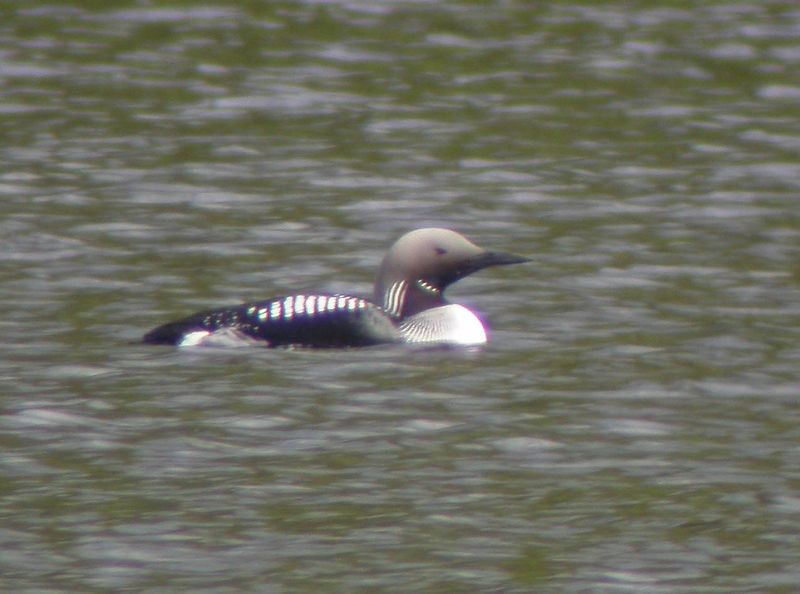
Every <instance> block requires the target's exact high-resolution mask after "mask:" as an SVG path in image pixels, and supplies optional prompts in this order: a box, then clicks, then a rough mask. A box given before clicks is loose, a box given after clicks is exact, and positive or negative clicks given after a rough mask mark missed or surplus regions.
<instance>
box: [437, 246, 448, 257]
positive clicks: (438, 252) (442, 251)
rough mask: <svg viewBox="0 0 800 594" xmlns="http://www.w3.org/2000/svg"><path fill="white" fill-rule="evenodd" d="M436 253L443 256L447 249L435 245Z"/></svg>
mask: <svg viewBox="0 0 800 594" xmlns="http://www.w3.org/2000/svg"><path fill="white" fill-rule="evenodd" d="M436 253H437V254H439V255H440V256H444V255H445V254H446V253H447V250H446V249H444V248H443V247H437V248H436Z"/></svg>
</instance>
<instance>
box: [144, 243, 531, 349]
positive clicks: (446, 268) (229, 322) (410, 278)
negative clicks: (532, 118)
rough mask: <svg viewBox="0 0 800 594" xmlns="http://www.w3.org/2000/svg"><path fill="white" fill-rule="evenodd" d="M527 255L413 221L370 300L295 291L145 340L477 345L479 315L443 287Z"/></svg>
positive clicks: (481, 337) (194, 319)
mask: <svg viewBox="0 0 800 594" xmlns="http://www.w3.org/2000/svg"><path fill="white" fill-rule="evenodd" d="M527 261H528V259H527V258H523V257H520V256H515V255H513V254H507V253H502V252H492V251H487V250H484V249H483V248H480V247H478V246H477V245H475V244H474V243H472V242H471V241H469V240H468V239H466V238H465V237H464V236H463V235H460V234H459V233H456V232H455V231H451V230H450V229H442V228H435V227H434V228H425V229H416V230H414V231H410V232H409V233H406V234H405V235H403V236H402V237H400V239H398V240H397V241H396V242H395V243H394V245H392V247H391V248H389V251H388V252H387V254H386V256H385V257H384V259H383V262H382V264H381V266H380V269H379V270H378V275H377V278H376V279H375V292H374V301H372V302H371V301H368V300H366V299H363V298H361V297H355V296H352V295H341V294H318V293H303V294H297V295H289V296H283V297H276V298H274V299H269V300H266V301H258V302H253V303H244V304H242V305H238V306H234V307H228V308H220V309H213V310H209V311H203V312H199V313H196V314H194V315H191V316H189V317H187V318H184V319H182V320H178V321H176V322H170V323H168V324H164V325H163V326H159V327H157V328H155V329H153V330H151V331H150V332H148V333H147V334H145V335H144V338H143V341H144V342H145V343H148V344H166V345H177V346H195V345H201V344H202V345H231V344H261V345H263V346H269V347H277V346H302V347H320V348H322V347H357V346H369V345H375V344H381V343H391V342H398V343H408V344H422V345H426V344H430V345H436V344H441V345H448V344H449V345H477V344H483V343H485V342H486V340H487V338H486V329H485V328H484V325H483V322H481V320H480V319H479V318H478V316H476V315H475V314H474V313H473V312H472V311H470V310H469V309H468V308H466V307H464V306H463V305H458V304H455V303H449V302H448V301H447V300H446V299H445V298H444V295H443V293H444V290H445V289H446V288H447V287H448V286H449V285H450V284H452V283H454V282H456V281H457V280H459V279H461V278H464V277H465V276H467V275H469V274H472V273H473V272H476V271H478V270H481V269H483V268H487V267H489V266H500V265H505V264H518V263H521V262H527Z"/></svg>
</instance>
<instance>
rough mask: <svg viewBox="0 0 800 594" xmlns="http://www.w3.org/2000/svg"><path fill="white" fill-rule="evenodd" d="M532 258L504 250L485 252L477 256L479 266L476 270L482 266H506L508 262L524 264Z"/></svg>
mask: <svg viewBox="0 0 800 594" xmlns="http://www.w3.org/2000/svg"><path fill="white" fill-rule="evenodd" d="M530 261H531V260H530V258H523V257H522V256H517V255H516V254H507V253H504V252H484V253H483V254H481V255H480V256H478V257H477V258H476V262H475V264H477V265H478V268H476V269H475V270H480V269H481V268H488V267H489V266H506V265H508V264H523V263H525V262H530Z"/></svg>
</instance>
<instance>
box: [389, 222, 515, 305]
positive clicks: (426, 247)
mask: <svg viewBox="0 0 800 594" xmlns="http://www.w3.org/2000/svg"><path fill="white" fill-rule="evenodd" d="M527 261H528V259H527V258H523V257H520V256H515V255H513V254H507V253H502V252H492V251H488V250H485V249H483V248H480V247H478V246H477V245H475V244H474V243H472V242H471V241H469V240H468V239H467V238H466V237H464V236H463V235H461V234H459V233H456V232H455V231H452V230H450V229H442V228H438V227H429V228H424V229H416V230H414V231H410V232H409V233H406V234H405V235H403V236H402V237H400V239H398V240H397V241H396V242H395V243H394V245H392V247H391V248H389V251H388V252H387V254H386V256H385V257H384V259H383V262H382V263H381V267H380V269H379V270H378V277H377V278H376V279H375V303H377V304H379V305H381V306H382V307H383V309H384V310H385V311H386V313H387V314H388V315H389V316H391V317H392V318H394V319H397V320H402V319H403V318H406V317H408V316H411V315H414V314H416V313H419V312H421V311H424V310H426V309H429V308H432V307H438V306H440V305H445V304H446V303H447V301H446V300H445V299H444V296H443V293H444V290H445V289H446V288H447V287H448V286H449V285H451V284H452V283H454V282H456V281H457V280H459V279H462V278H464V277H465V276H468V275H470V274H472V273H473V272H477V271H478V270H481V269H483V268H488V267H489V266H501V265H505V264H518V263H521V262H527Z"/></svg>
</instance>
